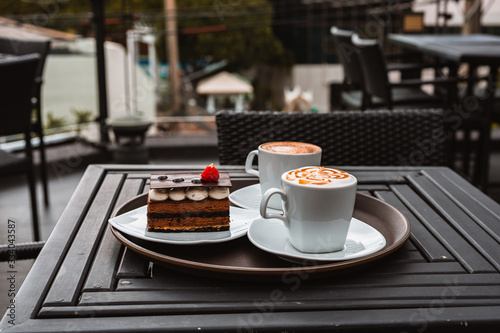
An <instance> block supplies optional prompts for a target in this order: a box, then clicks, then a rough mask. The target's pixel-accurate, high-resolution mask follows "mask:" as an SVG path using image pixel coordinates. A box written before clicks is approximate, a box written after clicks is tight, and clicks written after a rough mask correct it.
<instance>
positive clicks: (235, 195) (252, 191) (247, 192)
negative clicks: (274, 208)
mask: <svg viewBox="0 0 500 333" xmlns="http://www.w3.org/2000/svg"><path fill="white" fill-rule="evenodd" d="M261 198H262V193H261V192H260V184H254V185H250V186H246V187H243V188H240V189H239V190H236V191H234V192H231V194H229V201H231V203H233V204H234V205H236V206H238V207H241V208H246V209H253V210H257V211H258V210H259V209H260V199H261Z"/></svg>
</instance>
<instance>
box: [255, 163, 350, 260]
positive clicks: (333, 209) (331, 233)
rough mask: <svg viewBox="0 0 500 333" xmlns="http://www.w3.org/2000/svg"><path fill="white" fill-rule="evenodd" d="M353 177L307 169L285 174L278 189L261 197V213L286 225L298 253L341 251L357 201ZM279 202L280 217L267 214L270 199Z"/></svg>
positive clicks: (319, 168) (328, 170)
mask: <svg viewBox="0 0 500 333" xmlns="http://www.w3.org/2000/svg"><path fill="white" fill-rule="evenodd" d="M356 189H357V180H356V178H355V177H354V176H353V175H351V174H349V173H347V172H345V171H342V170H338V169H332V168H325V167H317V166H308V167H302V168H298V169H294V170H291V171H288V172H285V173H283V174H282V176H281V187H280V188H271V189H269V190H267V191H266V193H265V194H264V196H263V198H262V201H261V205H260V214H261V215H262V217H263V218H266V219H270V218H276V219H279V220H281V221H283V222H284V223H285V226H286V227H287V231H288V238H289V241H290V243H291V244H292V245H293V246H294V247H295V248H296V249H297V250H299V251H302V252H308V253H324V252H334V251H340V250H342V249H343V248H344V244H345V240H346V237H347V233H348V231H349V226H350V221H351V218H352V213H353V211H354V202H355V198H356ZM275 195H276V197H279V198H280V199H281V201H282V208H283V215H279V214H270V213H268V212H267V207H268V202H269V200H270V198H271V197H273V196H275Z"/></svg>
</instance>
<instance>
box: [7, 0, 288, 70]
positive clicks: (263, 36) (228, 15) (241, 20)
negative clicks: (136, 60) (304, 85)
mask: <svg viewBox="0 0 500 333" xmlns="http://www.w3.org/2000/svg"><path fill="white" fill-rule="evenodd" d="M103 1H105V2H104V4H105V10H106V17H118V18H123V17H121V16H123V15H124V14H126V13H132V14H133V15H134V17H135V18H138V19H139V20H140V21H141V22H145V23H146V24H149V25H151V26H153V27H155V28H156V30H157V31H158V32H159V36H158V37H159V38H158V49H159V50H160V52H159V56H160V59H161V60H162V61H165V60H166V52H165V48H166V46H165V38H164V37H165V35H164V33H165V29H164V7H163V5H164V4H163V0H103ZM176 5H177V25H178V36H179V38H178V40H179V49H180V60H181V62H183V63H188V64H191V65H194V66H195V67H196V64H197V63H200V60H206V59H209V60H210V61H219V60H223V59H227V60H229V62H230V63H231V64H232V67H233V69H241V68H248V67H250V66H252V65H258V64H266V65H271V66H279V67H289V66H291V65H292V63H293V56H292V54H291V53H290V52H289V51H287V50H286V49H285V48H284V47H283V45H282V43H281V42H280V41H279V40H278V39H277V38H276V37H275V36H274V35H273V32H272V29H271V24H272V16H273V12H272V6H271V5H270V4H269V3H268V1H267V0H247V1H243V0H177V1H176ZM91 11H92V6H91V1H90V0H86V1H80V0H32V1H0V12H1V13H2V15H4V16H13V17H15V18H22V19H21V21H23V23H30V24H35V25H42V26H45V27H48V28H55V29H59V30H66V31H75V32H77V33H81V34H83V35H85V34H91V29H90V28H89V27H88V26H87V27H86V28H85V29H84V28H82V26H81V22H82V20H84V19H85V18H86V19H90V17H91V15H90V13H91ZM72 15H73V16H72ZM170 15H171V13H169V14H168V16H169V17H170ZM130 27H131V24H129V27H128V28H130ZM193 28H196V30H193ZM125 29H127V27H126V25H125V24H122V25H118V26H107V27H106V31H107V33H108V37H111V39H117V38H118V37H120V38H121V40H122V41H123V40H124V36H125V35H124V33H125V31H123V30H125Z"/></svg>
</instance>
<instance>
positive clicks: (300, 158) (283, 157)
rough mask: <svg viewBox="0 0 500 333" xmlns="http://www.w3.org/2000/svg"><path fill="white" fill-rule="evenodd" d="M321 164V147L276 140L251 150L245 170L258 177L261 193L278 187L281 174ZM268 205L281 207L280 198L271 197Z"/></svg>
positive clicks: (276, 207)
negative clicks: (256, 162) (256, 157)
mask: <svg viewBox="0 0 500 333" xmlns="http://www.w3.org/2000/svg"><path fill="white" fill-rule="evenodd" d="M255 156H258V159H259V170H258V171H257V170H255V169H253V167H252V165H253V160H254V158H255ZM320 164H321V148H320V147H318V146H316V145H313V144H310V143H304V142H293V141H276V142H268V143H263V144H261V145H260V146H259V148H258V149H257V150H253V151H251V152H250V153H249V154H248V156H247V159H246V163H245V171H246V172H247V173H249V174H252V175H255V176H258V177H259V181H260V189H261V193H262V195H264V193H266V191H267V190H268V189H270V188H273V187H280V184H281V175H282V174H283V173H284V172H286V171H289V170H292V169H297V168H300V167H303V166H308V165H316V166H319V165H320ZM269 207H270V208H274V209H281V200H279V198H278V197H272V198H271V199H270V200H269Z"/></svg>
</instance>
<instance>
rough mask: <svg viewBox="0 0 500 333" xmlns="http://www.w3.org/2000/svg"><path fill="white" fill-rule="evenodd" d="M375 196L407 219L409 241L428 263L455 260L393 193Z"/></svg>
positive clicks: (382, 193) (380, 193)
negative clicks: (409, 225)
mask: <svg viewBox="0 0 500 333" xmlns="http://www.w3.org/2000/svg"><path fill="white" fill-rule="evenodd" d="M401 186H406V185H401ZM406 190H407V191H411V189H410V188H407V189H406ZM376 196H377V197H378V198H380V199H382V200H384V201H386V202H387V203H389V204H390V205H392V206H394V207H396V208H397V209H399V210H400V211H401V212H402V213H403V214H405V215H406V217H408V219H409V220H410V223H411V236H410V237H411V241H412V242H413V244H415V245H416V246H417V248H418V249H419V250H420V251H421V252H422V254H423V255H424V256H425V257H426V258H427V259H428V260H429V261H430V262H437V261H453V260H455V259H454V258H453V256H452V255H451V254H450V252H448V250H446V249H445V248H444V246H443V245H442V244H441V243H440V242H438V241H437V240H436V238H434V237H433V236H432V234H431V233H430V232H429V231H428V230H427V228H426V227H425V226H424V225H423V224H422V223H421V222H420V220H419V219H418V218H417V217H416V216H415V215H414V214H413V213H411V212H410V211H409V210H408V208H407V207H406V206H405V205H404V204H403V203H402V202H401V200H399V198H398V197H397V196H396V195H395V194H394V193H392V192H376Z"/></svg>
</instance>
